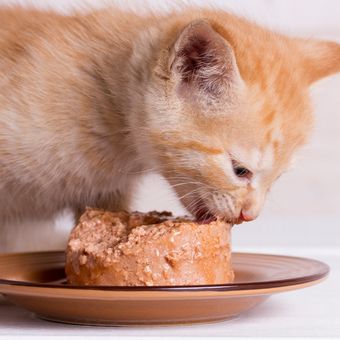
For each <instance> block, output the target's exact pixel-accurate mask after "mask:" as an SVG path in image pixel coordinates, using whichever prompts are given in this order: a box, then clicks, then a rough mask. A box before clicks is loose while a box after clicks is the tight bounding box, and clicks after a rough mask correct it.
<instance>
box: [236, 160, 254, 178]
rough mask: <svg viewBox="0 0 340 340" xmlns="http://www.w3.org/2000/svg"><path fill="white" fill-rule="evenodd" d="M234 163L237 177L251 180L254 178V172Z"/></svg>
mask: <svg viewBox="0 0 340 340" xmlns="http://www.w3.org/2000/svg"><path fill="white" fill-rule="evenodd" d="M232 163H233V170H234V173H235V175H236V176H237V177H239V178H248V179H250V178H251V176H252V172H251V171H250V170H248V169H247V168H245V167H243V166H242V165H239V164H237V163H236V162H235V161H233V162H232Z"/></svg>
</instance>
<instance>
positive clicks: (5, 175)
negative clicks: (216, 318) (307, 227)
mask: <svg viewBox="0 0 340 340" xmlns="http://www.w3.org/2000/svg"><path fill="white" fill-rule="evenodd" d="M338 71H340V45H339V44H336V43H332V42H323V41H314V40H304V39H297V38H288V37H286V36H283V35H281V34H277V33H273V32H271V31H268V30H266V29H263V28H261V27H259V26H257V25H256V24H254V23H250V22H248V21H247V20H245V19H243V18H239V17H237V16H235V15H231V14H229V13H226V12H223V11H214V10H205V9H197V8H189V9H187V10H183V11H182V12H174V13H171V14H169V15H149V16H147V15H146V16H139V15H137V14H133V13H129V12H124V11H121V10H118V9H115V8H110V9H106V10H101V11H96V12H93V13H90V14H75V15H73V16H62V15H58V14H55V13H49V12H40V11H37V10H24V9H20V8H12V9H9V8H5V9H2V10H0V75H1V76H0V220H1V223H3V222H6V221H12V220H13V219H19V220H22V219H26V218H32V217H48V216H52V215H53V214H55V213H56V212H57V211H59V210H61V209H63V208H65V207H69V208H72V209H74V210H75V211H78V212H81V211H82V210H83V209H84V208H85V207H86V206H92V207H100V208H104V209H111V210H115V209H129V202H130V198H131V193H132V192H133V186H134V183H135V182H136V180H138V177H139V176H140V174H141V173H143V172H145V171H153V170H154V171H158V172H160V173H161V174H162V175H163V176H164V177H165V178H166V179H167V180H168V182H169V183H170V184H171V185H172V186H173V188H174V189H175V191H176V193H177V195H178V197H179V198H180V199H181V201H182V203H183V204H184V206H185V207H186V208H187V209H188V210H189V211H190V212H191V213H192V214H193V215H196V217H197V218H198V219H209V218H210V217H211V216H220V217H223V218H225V219H227V220H228V221H230V222H233V223H235V222H236V223H237V222H242V221H249V220H252V219H254V218H256V216H257V215H258V214H259V212H260V210H261V207H262V204H263V201H264V199H265V196H266V193H267V191H268V189H269V188H270V186H271V185H272V183H273V182H274V181H275V180H276V179H277V178H278V177H279V176H280V175H281V173H282V172H283V171H284V170H285V169H286V168H287V167H288V165H289V162H290V159H291V157H292V155H293V154H294V152H295V151H296V150H297V149H298V148H299V147H300V146H301V145H303V144H304V143H305V142H306V140H307V138H308V135H309V133H310V130H311V127H312V122H313V119H312V115H311V107H310V104H309V98H308V87H309V86H310V85H311V84H312V83H313V82H315V81H317V80H319V79H320V78H323V77H326V76H328V75H330V74H332V73H335V72H338Z"/></svg>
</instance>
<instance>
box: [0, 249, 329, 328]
mask: <svg viewBox="0 0 340 340" xmlns="http://www.w3.org/2000/svg"><path fill="white" fill-rule="evenodd" d="M64 256H65V255H64V253H63V252H40V253H21V254H10V255H0V293H2V294H3V295H4V296H6V297H7V299H8V300H10V301H12V302H13V303H15V304H17V305H19V306H22V307H24V308H26V309H28V310H30V311H32V312H34V313H35V314H36V315H37V316H39V317H41V318H43V319H48V320H53V321H59V322H66V323H75V324H86V325H145V324H175V323H199V322H213V321H219V320H226V319H229V318H232V317H235V316H237V315H239V314H241V313H243V312H245V311H248V310H249V309H251V308H253V307H255V306H256V305H258V304H259V303H261V302H263V301H264V300H265V299H267V298H268V297H269V296H270V295H271V294H274V293H280V292H285V291H289V290H293V289H299V288H304V287H307V286H311V285H313V284H316V283H319V282H320V281H321V280H322V279H324V278H325V277H326V276H327V274H328V271H329V268H328V266H327V265H326V264H324V263H322V262H319V261H316V260H311V259H306V258H300V257H290V256H277V255H264V254H248V253H234V254H233V266H234V270H235V282H234V283H232V284H225V285H209V286H172V287H164V286H162V287H160V286H157V287H98V286H97V287H81V286H71V285H67V284H66V280H65V274H64Z"/></svg>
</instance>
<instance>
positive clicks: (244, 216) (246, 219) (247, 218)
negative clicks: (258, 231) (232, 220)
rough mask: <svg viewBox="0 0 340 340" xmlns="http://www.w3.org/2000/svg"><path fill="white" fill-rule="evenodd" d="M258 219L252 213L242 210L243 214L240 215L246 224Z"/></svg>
mask: <svg viewBox="0 0 340 340" xmlns="http://www.w3.org/2000/svg"><path fill="white" fill-rule="evenodd" d="M256 217H257V215H256V214H254V213H252V212H250V211H244V210H242V211H241V214H240V219H241V220H242V221H244V222H250V221H253V220H255V218H256Z"/></svg>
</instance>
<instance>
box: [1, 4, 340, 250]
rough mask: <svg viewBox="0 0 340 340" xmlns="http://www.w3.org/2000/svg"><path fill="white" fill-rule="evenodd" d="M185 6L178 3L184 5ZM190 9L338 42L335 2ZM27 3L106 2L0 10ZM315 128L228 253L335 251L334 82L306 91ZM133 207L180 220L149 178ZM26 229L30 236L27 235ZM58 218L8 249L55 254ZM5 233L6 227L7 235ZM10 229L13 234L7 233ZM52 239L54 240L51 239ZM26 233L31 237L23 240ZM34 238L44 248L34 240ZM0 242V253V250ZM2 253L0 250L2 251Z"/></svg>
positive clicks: (337, 160) (339, 170) (339, 135)
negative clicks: (299, 249) (208, 10)
mask: <svg viewBox="0 0 340 340" xmlns="http://www.w3.org/2000/svg"><path fill="white" fill-rule="evenodd" d="M118 2H119V4H120V5H121V6H130V7H131V8H138V9H139V10H143V9H144V10H145V8H146V7H147V6H152V7H153V8H162V9H166V8H168V7H169V6H170V7H171V6H172V4H173V3H176V1H157V0H154V1H152V0H148V1H143V0H129V1H118ZM183 2H184V1H177V3H183ZM186 2H188V3H189V2H190V3H193V4H198V5H205V4H212V5H214V6H216V7H221V8H227V9H231V10H233V11H234V12H235V13H238V14H242V15H244V16H246V17H249V18H252V19H255V20H256V21H258V22H259V23H262V24H263V25H265V26H267V27H270V28H273V29H276V30H279V31H281V32H285V33H287V34H290V35H300V36H306V37H317V38H327V39H334V40H337V41H339V42H340V0H323V1H322V0H210V1H208V0H196V1H186ZM8 3H10V4H12V3H21V4H23V5H25V6H31V5H32V4H34V5H35V6H38V7H44V8H46V7H52V8H55V9H57V10H59V11H62V12H67V11H68V10H70V9H72V8H77V7H79V6H81V7H84V4H85V3H87V4H89V5H90V6H94V7H101V6H103V5H105V3H110V2H109V1H100V0H93V1H90V0H88V1H81V0H78V1H76V0H73V1H72V0H58V1H53V0H39V1H38V0H36V1H26V0H21V1H14V0H0V5H2V4H8ZM312 98H313V102H314V103H315V114H316V126H315V132H314V135H313V138H312V141H311V143H310V144H309V145H308V147H306V148H305V150H304V151H303V152H301V154H300V160H299V161H298V162H297V164H296V168H295V169H293V170H292V171H291V172H290V173H288V174H286V175H285V176H283V177H282V179H280V181H279V182H278V183H277V184H276V185H275V186H274V188H273V190H272V193H271V195H270V196H269V198H268V201H267V204H266V206H265V209H264V211H263V213H262V215H261V216H260V218H259V219H258V220H257V221H255V222H252V223H248V224H243V225H242V226H239V227H235V228H234V248H235V249H243V250H244V249H251V248H258V247H260V246H263V248H264V249H265V248H266V249H268V248H275V249H277V248H278V247H282V248H287V247H305V246H318V247H320V246H321V247H324V249H325V251H329V249H330V248H331V247H339V246H340V222H339V215H340V208H339V205H340V76H334V77H331V78H329V79H327V80H323V81H321V82H319V83H318V84H316V85H315V86H314V87H313V88H312ZM135 208H136V209H140V210H150V209H167V210H173V211H175V212H177V213H183V209H182V208H181V207H180V205H179V204H178V202H177V201H176V198H175V196H174V194H173V193H172V192H171V191H170V189H169V187H168V186H167V185H166V183H165V182H164V181H162V179H161V178H159V177H158V176H148V177H146V178H145V179H144V180H143V183H141V186H140V189H139V193H138V194H137V196H136V202H135ZM28 224H34V227H35V228H34V229H32V228H30V229H29V230H28V228H27V227H29V226H28ZM71 224H72V222H71V217H70V214H69V213H67V212H65V213H63V214H61V215H60V217H59V218H58V219H57V220H56V221H54V222H53V221H34V222H30V223H27V224H26V225H22V228H21V230H22V231H21V232H20V233H19V234H18V233H17V232H15V234H11V233H10V232H9V233H7V239H8V238H10V239H11V240H12V242H11V243H13V240H16V244H15V245H14V247H13V248H11V250H25V249H33V250H37V249H46V248H58V247H61V246H62V245H63V244H64V242H65V240H66V237H67V232H68V230H69V229H70V227H71ZM6 230H11V228H6ZM12 230H14V229H12ZM53 233H54V234H56V235H59V237H54V236H51V235H54V234H53ZM28 234H30V235H31V238H28V236H27V235H28ZM41 239H42V240H43V241H41ZM5 241H6V239H5V237H4V236H3V235H2V237H0V251H1V249H2V250H8V249H7V248H6V247H5V245H4V244H5ZM1 247H2V248H1Z"/></svg>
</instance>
